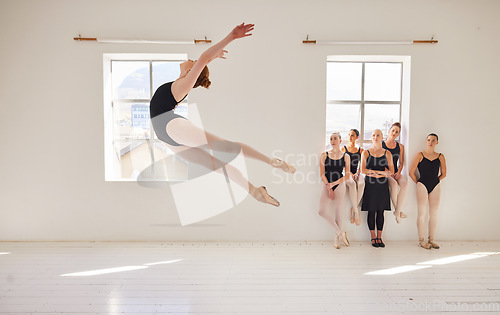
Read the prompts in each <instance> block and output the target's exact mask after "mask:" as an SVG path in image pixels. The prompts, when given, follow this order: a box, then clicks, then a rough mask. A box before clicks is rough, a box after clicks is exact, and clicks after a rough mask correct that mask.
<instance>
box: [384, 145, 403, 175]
mask: <svg viewBox="0 0 500 315" xmlns="http://www.w3.org/2000/svg"><path fill="white" fill-rule="evenodd" d="M382 148H384V149H386V150H389V152H391V154H392V162H393V163H394V173H396V172H397V171H398V160H399V155H400V153H401V148H400V147H399V143H398V142H396V147H395V148H394V149H389V148H388V147H387V145H386V144H385V141H382Z"/></svg>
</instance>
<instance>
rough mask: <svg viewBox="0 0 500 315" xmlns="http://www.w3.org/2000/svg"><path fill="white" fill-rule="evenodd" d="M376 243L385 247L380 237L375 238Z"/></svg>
mask: <svg viewBox="0 0 500 315" xmlns="http://www.w3.org/2000/svg"><path fill="white" fill-rule="evenodd" d="M377 243H378V247H385V244H384V242H382V239H381V238H377Z"/></svg>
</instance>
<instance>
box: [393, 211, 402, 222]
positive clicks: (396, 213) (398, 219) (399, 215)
mask: <svg viewBox="0 0 500 315" xmlns="http://www.w3.org/2000/svg"><path fill="white" fill-rule="evenodd" d="M393 213H394V216H395V217H396V222H397V223H398V224H399V223H401V212H399V213H398V212H396V211H394V212H393Z"/></svg>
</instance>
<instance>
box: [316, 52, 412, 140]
mask: <svg viewBox="0 0 500 315" xmlns="http://www.w3.org/2000/svg"><path fill="white" fill-rule="evenodd" d="M330 59H331V58H328V60H327V66H328V63H361V86H360V88H361V100H328V99H327V100H326V105H327V106H328V105H359V110H360V114H361V115H360V130H359V139H358V143H359V145H360V147H364V144H366V143H371V139H364V135H365V105H367V104H376V105H398V104H399V117H398V118H399V119H398V121H399V122H401V120H402V112H403V87H404V66H405V64H404V61H383V60H379V61H369V60H330ZM367 63H369V64H373V63H385V64H387V63H389V64H400V65H401V85H400V93H399V101H366V100H365V66H366V64H367ZM327 71H328V70H327ZM327 76H328V73H327ZM327 84H328V83H327ZM325 94H326V93H325Z"/></svg>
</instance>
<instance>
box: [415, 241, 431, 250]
mask: <svg viewBox="0 0 500 315" xmlns="http://www.w3.org/2000/svg"><path fill="white" fill-rule="evenodd" d="M418 246H420V247H422V248H425V249H431V248H432V246H431V244H429V243H427V242H425V241H424V239H423V238H420V239H418Z"/></svg>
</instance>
